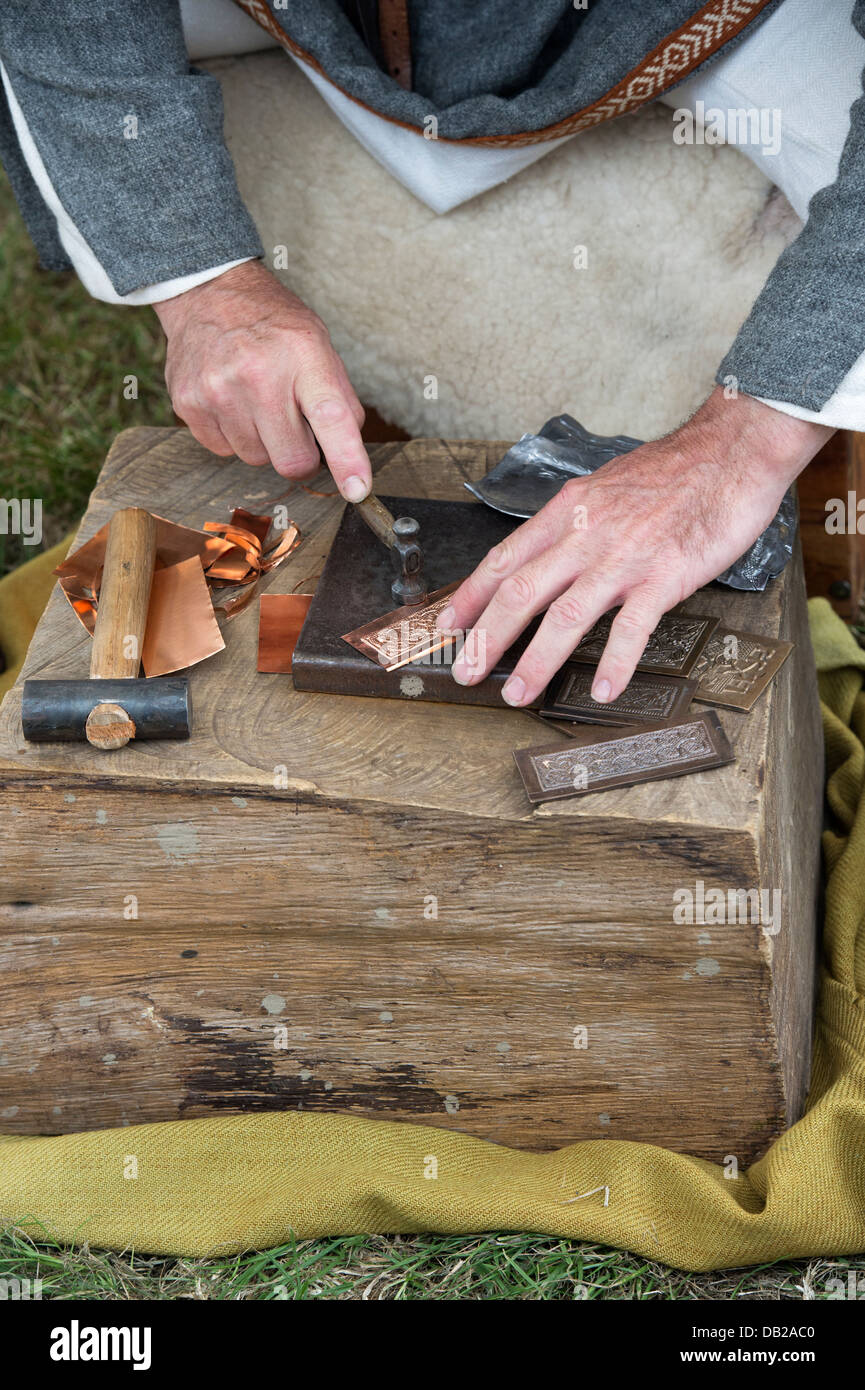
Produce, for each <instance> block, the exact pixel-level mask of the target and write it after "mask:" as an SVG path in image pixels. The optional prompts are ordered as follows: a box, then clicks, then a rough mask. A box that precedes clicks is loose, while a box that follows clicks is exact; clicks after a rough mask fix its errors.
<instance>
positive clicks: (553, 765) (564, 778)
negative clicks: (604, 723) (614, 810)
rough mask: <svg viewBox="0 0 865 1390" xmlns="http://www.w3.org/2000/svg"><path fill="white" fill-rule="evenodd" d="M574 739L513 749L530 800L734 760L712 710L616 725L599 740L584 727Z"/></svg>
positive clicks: (677, 773)
mask: <svg viewBox="0 0 865 1390" xmlns="http://www.w3.org/2000/svg"><path fill="white" fill-rule="evenodd" d="M574 740H575V741H574V742H571V743H569V744H568V745H567V746H563V745H562V744H561V743H556V744H553V745H548V746H544V747H539V748H517V749H515V750H514V760H515V762H516V764H517V769H518V771H519V774H520V776H521V778H522V780H523V786H524V787H525V789H526V795H527V796H528V798H529V800H530V801H531V802H533V803H536V802H540V801H560V800H562V799H564V798H565V797H570V796H585V795H587V794H588V793H590V792H598V791H606V790H608V789H609V788H611V787H627V786H631V785H632V784H634V783H636V782H653V781H657V780H659V779H660V778H663V777H679V776H681V775H682V774H683V773H686V772H703V771H706V770H707V769H709V768H714V767H721V766H723V764H724V763H729V762H732V761H733V750H732V748H731V747H730V744H729V743H728V741H727V736H726V734H725V733H724V730H723V729H722V727H721V722H720V720H719V719H718V716H717V714H715V712H714V710H704V711H703V712H702V713H701V714H696V715H691V716H690V717H689V718H687V719H682V720H680V721H679V723H677V724H659V725H650V726H647V727H645V728H639V729H635V728H633V727H631V728H627V729H620V730H618V732H616V733H614V734H613V733H610V734H607V735H606V736H605V737H604V738H598V730H597V729H593V728H590V727H589V726H586V728H585V729H584V730H581V731H580V732H579V734H577V733H576V732H575V733H574Z"/></svg>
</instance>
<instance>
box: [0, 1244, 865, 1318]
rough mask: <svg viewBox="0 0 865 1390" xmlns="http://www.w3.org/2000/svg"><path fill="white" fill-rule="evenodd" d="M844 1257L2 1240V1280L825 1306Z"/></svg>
mask: <svg viewBox="0 0 865 1390" xmlns="http://www.w3.org/2000/svg"><path fill="white" fill-rule="evenodd" d="M850 1269H855V1270H856V1272H857V1274H858V1275H859V1276H862V1274H863V1273H865V1264H863V1262H862V1261H859V1263H858V1265H856V1264H855V1263H851V1262H850V1261H849V1260H824V1259H818V1260H810V1261H798V1262H783V1263H781V1264H775V1265H765V1266H760V1267H758V1268H755V1269H746V1270H742V1269H740V1270H726V1271H723V1272H721V1273H716V1274H685V1273H680V1272H678V1271H675V1270H670V1269H667V1268H666V1267H665V1266H663V1265H659V1264H655V1263H654V1262H653V1261H651V1260H644V1259H642V1258H641V1257H640V1256H638V1255H629V1254H623V1253H621V1252H619V1251H615V1250H606V1249H603V1248H601V1247H599V1246H595V1245H585V1244H579V1243H576V1242H569V1241H564V1240H559V1239H553V1238H550V1237H546V1236H533V1235H482V1236H435V1235H426V1236H387V1237H386V1236H374V1237H369V1236H367V1237H363V1236H350V1237H343V1238H339V1239H329V1240H306V1241H298V1242H296V1243H295V1244H291V1245H282V1246H280V1247H279V1248H278V1249H275V1250H266V1251H260V1252H253V1253H250V1254H247V1255H242V1256H236V1257H234V1258H231V1259H219V1260H187V1259H170V1260H166V1259H149V1258H146V1257H140V1256H139V1257H135V1256H132V1255H114V1254H107V1253H105V1252H99V1251H92V1250H89V1249H88V1248H87V1247H86V1246H85V1247H81V1248H78V1249H74V1250H70V1249H63V1248H62V1247H60V1246H56V1245H50V1244H41V1243H40V1244H39V1245H35V1244H33V1242H31V1240H30V1239H29V1238H28V1237H27V1236H25V1235H24V1234H23V1233H22V1232H20V1231H17V1230H15V1229H14V1228H10V1229H8V1230H7V1231H6V1232H5V1233H4V1234H2V1235H0V1279H4V1278H5V1279H11V1278H18V1279H22V1278H29V1279H31V1280H33V1279H36V1278H41V1280H42V1297H43V1298H44V1299H73V1300H75V1299H80V1300H84V1301H96V1300H104V1299H118V1300H125V1301H140V1300H162V1299H171V1300H173V1299H192V1300H194V1301H200V1300H203V1299H217V1300H218V1299H230V1300H241V1299H255V1300H258V1301H269V1300H308V1299H327V1300H333V1299H339V1300H358V1299H361V1300H369V1299H372V1300H385V1301H390V1300H395V1299H396V1300H407V1299H411V1300H415V1299H450V1300H455V1299H475V1300H484V1301H487V1300H490V1299H508V1300H525V1299H528V1300H535V1301H537V1300H561V1299H566V1300H576V1299H578V1300H587V1301H588V1300H591V1299H608V1300H619V1301H631V1300H639V1301H647V1300H651V1299H654V1300H656V1301H657V1300H661V1301H667V1300H670V1299H675V1300H687V1301H700V1300H707V1299H713V1300H726V1301H729V1300H743V1299H747V1300H764V1301H765V1300H779V1299H781V1300H793V1301H803V1300H812V1299H813V1300H823V1299H826V1298H828V1297H829V1294H830V1293H831V1290H829V1289H827V1288H826V1284H827V1281H828V1280H829V1279H832V1278H840V1279H841V1280H843V1281H844V1283H845V1285H846V1281H847V1275H848V1271H849V1270H850Z"/></svg>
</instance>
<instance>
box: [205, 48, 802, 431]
mask: <svg viewBox="0 0 865 1390" xmlns="http://www.w3.org/2000/svg"><path fill="white" fill-rule="evenodd" d="M206 66H207V67H208V68H209V69H210V70H211V71H213V72H215V73H217V75H218V76H219V77H220V79H221V81H222V86H223V90H224V94H225V108H226V136H227V140H228V144H229V148H230V150H231V152H232V155H233V157H234V161H235V165H236V166H237V173H238V180H239V183H240V189H241V192H242V194H243V197H244V199H245V200H246V203H247V205H248V207H249V209H250V211H251V213H252V215H253V217H254V218H255V220H256V222H257V223H258V226H259V230H260V232H261V236H262V240H263V243H264V246H265V247H266V248H267V252H268V256H270V255H271V254H272V248H275V247H280V246H284V247H287V248H288V264H289V267H290V268H289V269H288V270H285V271H282V272H280V273H281V275H282V278H283V279H284V280H285V282H286V284H288V285H289V286H290V287H291V288H292V289H293V290H295V291H296V293H297V294H299V295H300V296H301V297H302V298H303V299H304V300H305V301H306V302H307V303H308V304H310V305H311V306H313V307H314V308H315V309H316V310H317V312H318V313H319V314H320V315H321V317H322V318H323V319H324V321H325V322H326V323H327V325H328V327H329V329H330V332H331V335H332V337H333V340H334V343H335V345H336V347H337V349H338V351H339V352H340V353H341V354H342V357H343V359H344V361H345V364H346V366H347V368H348V371H349V375H350V376H351V378H352V381H353V383H354V386H355V389H356V391H357V393H358V395H359V396H360V397H361V399H362V400H363V401H364V402H365V403H366V404H368V405H373V406H375V407H376V408H377V409H378V410H379V411H380V412H381V414H382V415H383V416H384V417H385V418H386V419H389V420H391V421H392V422H394V423H395V424H398V425H400V426H402V427H403V428H404V429H406V430H408V431H409V432H410V433H411V434H413V435H438V436H443V437H452V438H458V437H463V438H466V437H469V438H471V437H475V438H486V439H513V438H516V437H518V436H519V435H520V434H522V433H524V432H525V431H527V430H534V429H536V428H537V427H538V426H539V425H540V424H541V423H542V422H543V421H544V420H546V419H547V418H548V417H549V416H550V415H554V414H557V413H558V412H559V411H568V412H569V413H570V414H572V415H575V416H576V417H577V419H578V420H580V421H582V422H583V424H585V425H586V426H587V427H588V428H589V429H592V430H595V431H597V432H600V433H604V434H615V433H626V434H631V435H636V436H637V437H639V438H652V437H656V436H658V435H660V434H663V433H665V432H666V431H667V430H669V429H672V428H673V427H674V426H675V425H677V424H678V423H679V422H680V421H681V420H683V419H684V418H686V417H687V416H688V415H689V414H690V412H691V411H693V410H694V409H695V408H696V406H697V405H699V403H700V401H701V400H702V399H703V398H704V397H705V396H706V395H707V394H708V392H709V390H710V389H711V386H712V382H713V378H714V374H715V371H716V369H717V365H718V363H719V362H720V360H721V358H722V357H723V355H724V353H725V351H726V349H727V348H728V347H729V345H730V342H731V341H732V339H733V337H734V336H735V334H736V331H737V328H738V326H739V324H740V323H741V322H742V320H743V319H744V318H745V316H746V315H747V313H748V310H749V308H750V306H751V304H752V302H753V300H754V299H755V298H756V295H757V293H758V292H759V290H760V288H761V286H762V284H763V282H764V281H765V279H766V276H767V275H768V273H769V271H770V270H771V268H772V266H773V264H774V262H775V261H776V259H777V257H778V255H779V254H780V252H781V251H782V249H783V247H784V246H785V245H786V244H787V242H788V241H789V240H790V239H792V237H793V236H794V235H795V234H796V232H797V231H798V228H799V225H800V224H799V223H798V221H797V219H796V218H795V215H794V214H793V213H792V211H791V210H790V208H789V205H788V204H787V203H786V201H785V200H784V199H783V197H782V196H781V195H780V194H779V193H778V192H777V191H776V190H773V189H772V186H771V185H770V184H769V183H767V181H766V179H765V178H764V177H763V175H762V174H760V173H759V172H758V171H757V170H756V169H755V168H754V167H753V165H752V164H751V163H750V162H749V160H748V159H747V158H746V157H744V156H743V155H741V154H739V153H738V152H737V151H735V150H733V149H728V148H724V147H712V146H706V145H702V146H682V145H674V144H673V140H672V113H671V111H669V110H668V109H665V108H663V107H660V106H654V107H651V108H649V109H647V110H644V111H642V112H639V113H638V114H637V115H635V116H632V117H628V118H625V119H623V120H619V121H615V122H613V123H610V124H607V125H604V126H601V127H599V128H597V129H595V130H590V131H588V132H586V133H584V134H582V135H579V136H578V137H577V138H576V139H574V140H571V141H570V142H569V143H568V144H567V145H564V146H562V147H561V148H559V149H557V150H555V151H553V152H552V153H551V154H549V155H548V156H547V157H545V158H544V159H542V160H540V161H539V162H538V163H537V164H535V165H533V166H532V167H531V168H529V169H527V170H524V171H523V172H521V173H519V174H518V175H516V176H515V177H514V178H513V179H512V180H511V181H510V182H508V183H507V184H503V185H500V186H499V187H498V188H494V189H492V190H491V191H490V192H488V193H486V194H484V195H483V196H481V197H479V198H476V199H474V200H473V201H472V202H469V203H466V204H463V205H462V206H461V207H459V208H457V209H455V210H454V211H453V212H450V213H448V214H447V215H445V216H438V215H436V214H435V213H433V212H431V211H430V210H429V209H428V208H426V207H425V206H424V205H423V204H422V203H420V202H418V201H417V199H415V198H414V197H413V196H412V195H411V194H410V193H408V192H407V191H406V190H405V189H404V188H403V187H402V186H401V185H400V184H398V183H397V182H396V181H395V180H394V179H393V178H392V177H391V176H390V175H389V174H387V173H385V172H384V170H383V169H382V168H381V167H380V165H378V164H377V163H376V161H375V160H374V159H372V158H371V156H370V155H368V154H367V153H366V151H365V150H364V149H362V148H361V146H360V145H359V144H358V143H357V142H356V141H355V139H354V138H353V137H352V136H351V135H349V134H348V132H347V131H346V130H345V129H344V128H343V126H342V125H341V124H340V122H339V121H338V120H337V118H336V117H335V116H334V115H333V114H332V113H331V112H330V111H329V109H328V108H327V106H326V105H325V103H324V102H323V101H322V99H321V98H320V97H319V96H318V94H317V93H316V92H315V90H314V89H313V87H312V85H311V84H310V83H309V81H308V80H307V79H306V77H305V76H304V75H303V73H302V72H300V70H299V69H297V68H296V67H295V65H294V63H293V62H292V61H291V60H290V59H289V58H287V57H286V55H284V54H282V53H256V54H251V55H249V56H246V57H243V58H236V59H227V60H217V61H214V62H211V63H209V64H207V65H206ZM419 138H420V137H419ZM202 215H203V216H207V209H206V208H203V209H202ZM579 246H584V247H585V248H586V259H587V266H586V267H585V268H583V269H576V268H575V267H574V256H575V248H576V247H579ZM431 378H435V381H434V382H433V381H431V380H430V379H431Z"/></svg>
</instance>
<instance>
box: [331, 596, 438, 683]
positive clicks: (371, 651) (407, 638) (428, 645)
mask: <svg viewBox="0 0 865 1390" xmlns="http://www.w3.org/2000/svg"><path fill="white" fill-rule="evenodd" d="M461 583H462V580H461V579H457V580H456V581H455V582H454V583H453V584H447V585H446V586H445V588H443V589H436V590H435V591H434V592H433V593H431V594H429V596H428V597H427V600H426V603H416V604H410V603H406V604H404V605H403V606H402V608H395V609H394V610H393V612H392V613H384V614H383V615H382V616H381V617H380V618H376V619H375V621H374V622H372V623H364V625H363V627H356V628H355V629H354V631H353V632H346V633H344V634H343V639H342V640H343V641H344V642H348V644H349V646H352V647H355V648H356V649H357V651H359V652H363V654H364V656H368V657H370V659H371V660H372V661H375V662H377V664H378V665H379V666H383V667H384V668H385V670H386V671H396V670H398V669H399V667H400V666H407V665H408V663H409V662H410V661H419V660H420V658H421V657H424V656H429V655H431V653H432V652H438V651H441V649H442V648H443V647H447V646H451V645H453V643H454V642H455V637H456V635H455V634H454V633H450V632H440V631H439V629H438V628H437V627H436V619H437V618H438V615H439V613H442V612H443V611H444V610H445V608H447V606H448V599H449V598H450V596H451V594H452V593H453V592H454V590H455V589H458V588H459V586H460V584H461Z"/></svg>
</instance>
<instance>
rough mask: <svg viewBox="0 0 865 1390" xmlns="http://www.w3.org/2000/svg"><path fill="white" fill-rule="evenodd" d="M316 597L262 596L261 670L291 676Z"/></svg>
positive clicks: (259, 629) (298, 595) (307, 595)
mask: <svg viewBox="0 0 865 1390" xmlns="http://www.w3.org/2000/svg"><path fill="white" fill-rule="evenodd" d="M311 602H312V594H262V596H261V607H260V609H259V616H258V669H259V671H267V672H269V673H271V674H277V673H278V674H283V675H287V674H288V672H289V671H290V670H291V658H292V655H293V653H294V649H295V646H296V645H297V639H298V637H299V636H300V629H301V628H302V627H303V625H304V623H305V622H306V615H307V613H308V612H309V605H310V603H311Z"/></svg>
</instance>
